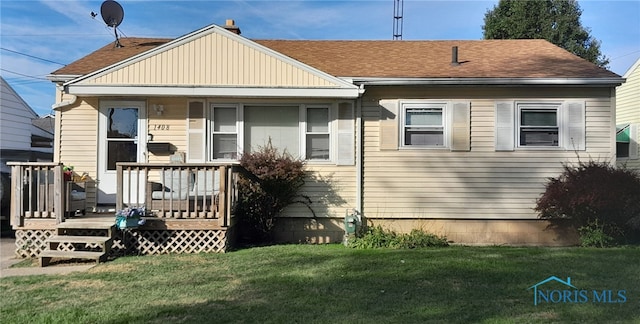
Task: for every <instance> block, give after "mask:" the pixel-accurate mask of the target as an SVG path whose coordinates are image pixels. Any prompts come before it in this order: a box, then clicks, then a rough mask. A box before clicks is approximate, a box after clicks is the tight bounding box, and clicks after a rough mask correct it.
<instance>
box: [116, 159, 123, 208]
mask: <svg viewBox="0 0 640 324" xmlns="http://www.w3.org/2000/svg"><path fill="white" fill-rule="evenodd" d="M123 173H124V171H123V168H122V165H121V164H120V163H116V210H122V205H123V200H124V199H123V197H124V193H123V192H122V191H123V190H124V176H123Z"/></svg>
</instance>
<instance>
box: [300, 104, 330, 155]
mask: <svg viewBox="0 0 640 324" xmlns="http://www.w3.org/2000/svg"><path fill="white" fill-rule="evenodd" d="M305 128H306V129H305V146H306V157H307V160H324V161H328V160H329V156H330V155H329V152H330V151H329V142H330V136H329V107H306V127H305Z"/></svg>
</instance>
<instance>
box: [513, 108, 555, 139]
mask: <svg viewBox="0 0 640 324" xmlns="http://www.w3.org/2000/svg"><path fill="white" fill-rule="evenodd" d="M518 113H519V118H518V120H519V125H518V127H519V130H518V135H519V144H520V146H521V147H530V146H532V147H539V146H545V147H546V146H555V147H558V146H559V145H560V142H559V138H560V132H559V127H558V125H559V124H560V123H559V121H558V108H557V106H540V105H527V104H520V105H518Z"/></svg>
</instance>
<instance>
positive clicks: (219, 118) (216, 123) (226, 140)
mask: <svg viewBox="0 0 640 324" xmlns="http://www.w3.org/2000/svg"><path fill="white" fill-rule="evenodd" d="M237 109H238V108H237V107H235V106H213V107H212V109H211V114H212V118H211V133H212V134H211V135H212V137H211V141H212V144H213V145H211V157H212V158H213V159H225V160H236V159H237V158H238V126H237V123H236V120H237V116H238V113H237Z"/></svg>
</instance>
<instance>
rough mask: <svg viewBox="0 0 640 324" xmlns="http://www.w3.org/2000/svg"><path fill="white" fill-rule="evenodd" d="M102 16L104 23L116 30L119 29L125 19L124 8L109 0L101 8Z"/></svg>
mask: <svg viewBox="0 0 640 324" xmlns="http://www.w3.org/2000/svg"><path fill="white" fill-rule="evenodd" d="M100 14H101V15H102V20H104V23H105V24H107V26H109V27H114V28H115V27H118V25H120V23H122V19H123V18H124V10H123V9H122V6H121V5H120V4H119V3H117V2H115V1H113V0H107V1H105V2H103V3H102V6H100Z"/></svg>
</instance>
